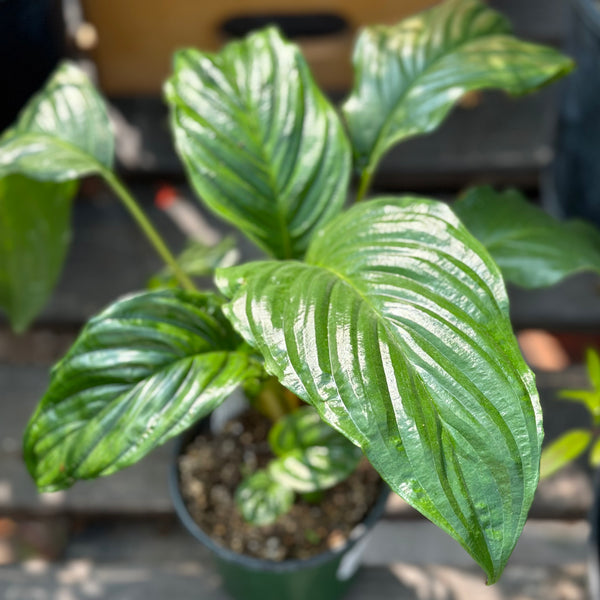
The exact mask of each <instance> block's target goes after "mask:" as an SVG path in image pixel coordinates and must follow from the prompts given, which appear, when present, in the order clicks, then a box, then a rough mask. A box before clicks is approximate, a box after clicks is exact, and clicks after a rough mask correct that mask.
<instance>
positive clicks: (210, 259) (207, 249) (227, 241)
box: [148, 237, 238, 289]
mask: <svg viewBox="0 0 600 600" xmlns="http://www.w3.org/2000/svg"><path fill="white" fill-rule="evenodd" d="M235 247H236V244H235V239H234V238H233V237H225V238H223V239H222V240H221V241H220V242H218V243H217V244H215V245H214V246H206V245H205V244H201V243H200V242H197V241H190V242H188V244H187V246H186V247H185V249H184V250H183V252H182V253H181V254H180V255H179V256H178V257H177V264H178V265H179V267H180V268H181V270H182V271H183V272H184V273H185V274H186V275H189V276H190V277H205V276H207V275H212V274H213V273H214V272H215V269H216V268H217V267H231V266H232V265H234V264H235V263H236V262H237V258H238V252H237V250H236V249H235ZM165 287H171V288H175V287H179V281H178V280H177V278H176V277H175V275H174V274H173V269H171V268H170V267H169V266H167V267H165V268H164V269H163V270H162V271H161V272H160V273H157V274H156V275H154V277H152V278H151V279H150V281H148V288H149V289H159V288H165Z"/></svg>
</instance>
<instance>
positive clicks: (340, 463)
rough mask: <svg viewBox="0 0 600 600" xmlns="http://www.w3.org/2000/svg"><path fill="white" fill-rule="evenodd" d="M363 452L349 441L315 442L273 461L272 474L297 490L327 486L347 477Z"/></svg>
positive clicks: (329, 486) (311, 489)
mask: <svg viewBox="0 0 600 600" xmlns="http://www.w3.org/2000/svg"><path fill="white" fill-rule="evenodd" d="M361 457H362V452H361V451H360V448H357V447H356V446H354V445H353V444H351V443H350V442H348V441H347V440H346V445H345V446H341V445H334V446H312V447H310V448H302V449H300V448H297V449H296V450H290V451H289V452H286V453H285V454H284V455H283V456H281V457H279V458H276V459H275V460H273V461H271V462H270V463H269V467H268V471H269V475H270V476H271V477H272V478H273V479H274V480H275V481H277V482H279V483H280V484H281V485H284V486H286V487H289V488H290V489H292V490H294V491H295V492H300V493H309V492H316V491H320V490H326V489H329V488H331V487H333V486H334V485H337V484H338V483H340V482H341V481H344V479H346V478H347V477H348V476H349V475H351V474H352V472H353V471H354V470H355V469H356V467H357V465H358V463H359V461H360V459H361Z"/></svg>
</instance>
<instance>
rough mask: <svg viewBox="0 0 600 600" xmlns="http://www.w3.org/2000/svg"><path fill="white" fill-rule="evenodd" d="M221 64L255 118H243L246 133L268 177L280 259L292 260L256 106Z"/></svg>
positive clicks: (227, 66) (228, 68)
mask: <svg viewBox="0 0 600 600" xmlns="http://www.w3.org/2000/svg"><path fill="white" fill-rule="evenodd" d="M269 50H271V47H270V46H269ZM271 59H272V62H273V65H274V67H275V70H276V71H277V74H276V76H277V77H278V76H279V70H278V68H277V60H276V57H275V56H273V55H271ZM295 62H296V61H295ZM221 64H222V68H223V72H224V74H225V77H226V78H227V81H229V83H230V85H231V86H232V88H233V89H234V90H235V92H236V93H237V96H238V98H239V99H240V101H241V103H242V105H243V106H244V107H245V108H246V110H247V114H248V115H253V116H255V117H256V118H255V119H250V118H248V117H247V116H246V118H245V121H246V126H247V129H248V133H249V134H250V138H251V139H252V141H253V142H254V144H255V146H256V148H257V151H258V157H259V159H260V161H261V162H262V164H263V169H264V171H265V173H266V174H267V177H268V184H269V188H270V189H271V192H272V200H273V201H274V202H273V203H274V204H275V208H276V210H275V213H276V216H277V224H278V228H279V231H280V239H281V241H282V243H283V256H281V258H284V259H287V258H293V253H292V240H291V235H290V232H289V230H288V227H287V223H286V219H285V212H284V210H283V206H282V204H281V202H280V198H281V190H280V189H279V187H278V185H277V182H276V179H275V177H274V173H273V170H272V168H271V165H272V161H270V160H269V158H268V156H267V153H266V149H265V144H264V140H263V139H262V135H261V131H260V128H259V127H258V125H257V123H258V122H259V119H258V114H257V111H256V105H255V104H253V103H251V102H250V98H249V97H248V96H247V95H246V94H242V92H241V89H240V86H239V84H238V81H237V79H236V77H235V72H234V71H232V68H231V62H230V61H225V59H223V60H222V61H221ZM298 72H299V69H298ZM299 74H300V73H299Z"/></svg>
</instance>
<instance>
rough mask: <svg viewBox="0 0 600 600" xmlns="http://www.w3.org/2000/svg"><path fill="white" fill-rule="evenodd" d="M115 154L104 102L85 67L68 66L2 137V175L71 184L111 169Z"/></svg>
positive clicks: (60, 69)
mask: <svg viewBox="0 0 600 600" xmlns="http://www.w3.org/2000/svg"><path fill="white" fill-rule="evenodd" d="M113 155H114V138H113V133H112V127H111V124H110V121H109V118H108V113H107V110H106V105H105V103H104V101H103V99H102V98H101V96H100V95H99V94H98V92H97V91H96V89H95V88H94V86H93V85H92V83H91V82H90V80H89V79H88V77H87V75H86V74H85V73H84V72H83V71H82V70H81V69H79V68H78V67H76V66H75V65H74V64H73V63H70V62H63V63H62V64H61V65H60V66H59V67H58V68H57V69H56V71H55V72H54V74H53V75H52V76H51V77H50V79H49V80H48V82H47V83H46V85H45V87H44V88H43V89H42V91H40V92H39V93H38V94H37V95H35V96H34V97H33V98H32V99H31V100H30V101H29V103H28V104H27V106H26V107H25V108H24V109H23V111H22V112H21V114H20V116H19V119H18V121H17V122H16V124H15V125H14V126H13V127H12V128H11V129H9V130H8V131H7V132H6V134H5V135H4V136H3V137H2V139H0V177H3V176H5V175H7V174H9V173H21V174H23V175H26V176H27V177H30V178H32V179H39V180H44V181H68V180H71V179H77V178H79V177H81V176H83V175H89V174H91V173H97V172H99V171H102V170H103V169H111V168H112V163H113Z"/></svg>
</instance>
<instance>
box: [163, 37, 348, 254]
mask: <svg viewBox="0 0 600 600" xmlns="http://www.w3.org/2000/svg"><path fill="white" fill-rule="evenodd" d="M166 95H167V100H168V102H169V104H170V106H171V124H172V127H173V131H174V135H175V144H176V146H177V149H178V151H179V154H180V156H181V158H182V159H183V162H184V164H185V166H186V169H187V172H188V175H189V177H190V179H191V181H192V184H193V185H194V188H195V189H196V192H197V193H198V194H199V196H200V197H201V198H202V200H203V201H204V202H206V204H207V205H208V206H209V207H210V208H211V209H212V210H213V211H215V212H216V213H217V214H219V215H220V216H221V217H223V218H225V219H227V220H228V221H230V222H231V223H233V224H234V225H235V226H236V227H238V228H239V229H240V230H241V231H243V233H244V234H245V235H246V236H248V237H249V238H250V239H251V240H253V241H254V242H255V243H256V244H258V245H259V246H260V247H261V248H263V249H264V250H266V251H267V252H268V253H270V254H272V255H273V256H275V257H278V258H291V257H299V256H302V255H303V253H304V251H305V250H306V248H307V246H308V241H309V239H310V236H311V234H312V232H313V231H314V230H315V228H317V227H318V226H320V225H321V224H323V223H324V222H326V221H327V220H329V219H330V218H331V217H332V216H333V215H335V214H336V213H338V212H339V210H340V208H341V206H342V204H343V203H344V201H345V198H346V193H347V190H348V179H349V172H350V149H349V145H348V142H347V139H346V136H345V133H344V130H343V127H342V125H341V122H340V120H339V118H338V116H337V114H336V112H335V110H334V108H333V107H332V106H331V104H330V103H329V101H328V100H327V99H326V98H325V97H324V96H323V94H322V93H321V92H320V91H319V89H318V88H317V86H316V85H315V83H314V81H313V79H312V76H311V74H310V72H309V69H308V66H307V65H306V62H305V60H304V58H303V57H302V55H301V54H300V52H299V50H298V48H297V47H296V46H295V45H293V44H290V43H289V42H287V41H285V40H284V39H283V38H282V37H281V35H280V34H279V32H278V31H277V30H276V29H273V28H269V29H265V30H263V31H261V32H258V33H255V34H252V35H250V36H249V37H248V38H246V39H245V40H243V41H239V42H233V43H230V44H228V45H227V46H225V48H224V49H223V50H222V51H221V53H220V54H209V53H201V52H198V51H196V50H184V51H180V52H178V53H177V55H176V57H175V66H174V75H173V76H172V77H171V79H170V80H169V81H168V83H167V86H166Z"/></svg>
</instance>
